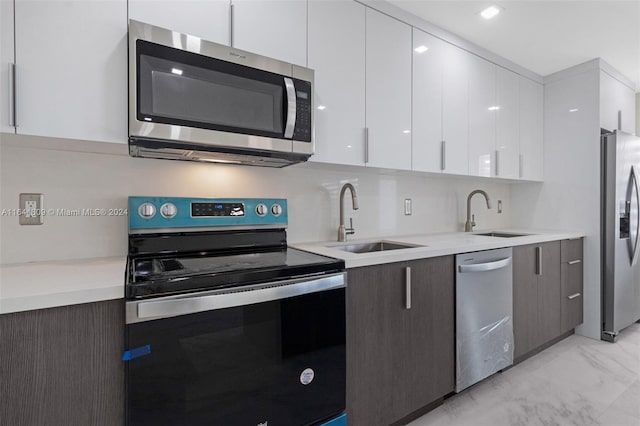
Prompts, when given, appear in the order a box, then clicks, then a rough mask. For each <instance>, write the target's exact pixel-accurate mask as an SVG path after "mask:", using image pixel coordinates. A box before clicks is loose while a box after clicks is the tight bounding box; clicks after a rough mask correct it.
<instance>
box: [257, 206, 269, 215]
mask: <svg viewBox="0 0 640 426" xmlns="http://www.w3.org/2000/svg"><path fill="white" fill-rule="evenodd" d="M267 212H269V210H268V209H267V206H266V205H264V204H258V205H257V206H256V214H257V215H258V216H261V217H262V216H265V215H266V214H267Z"/></svg>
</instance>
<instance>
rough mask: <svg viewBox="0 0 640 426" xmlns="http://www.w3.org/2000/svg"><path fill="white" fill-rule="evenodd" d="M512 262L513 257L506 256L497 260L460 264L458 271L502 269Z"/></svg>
mask: <svg viewBox="0 0 640 426" xmlns="http://www.w3.org/2000/svg"><path fill="white" fill-rule="evenodd" d="M510 264H511V258H510V257H505V258H504V259H500V260H496V261H493V262H487V263H474V264H471V265H459V266H458V271H460V273H462V274H464V273H466V272H487V271H494V270H496V269H502V268H505V267H507V266H509V265H510Z"/></svg>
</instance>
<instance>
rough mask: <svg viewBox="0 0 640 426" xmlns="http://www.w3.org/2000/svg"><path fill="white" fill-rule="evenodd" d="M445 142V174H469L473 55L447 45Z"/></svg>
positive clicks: (445, 55)
mask: <svg viewBox="0 0 640 426" xmlns="http://www.w3.org/2000/svg"><path fill="white" fill-rule="evenodd" d="M443 48H444V55H443V56H444V62H443V77H442V139H443V140H444V149H445V168H444V173H451V174H458V175H468V174H469V69H470V62H471V60H472V56H473V55H472V54H470V53H468V52H466V51H464V50H462V49H459V48H457V47H456V46H453V45H451V44H448V43H444V44H443Z"/></svg>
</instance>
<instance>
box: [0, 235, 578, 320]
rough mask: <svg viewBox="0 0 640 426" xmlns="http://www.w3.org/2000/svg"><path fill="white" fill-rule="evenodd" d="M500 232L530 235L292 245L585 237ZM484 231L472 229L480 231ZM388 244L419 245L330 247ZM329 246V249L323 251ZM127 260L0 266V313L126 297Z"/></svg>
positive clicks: (399, 255)
mask: <svg viewBox="0 0 640 426" xmlns="http://www.w3.org/2000/svg"><path fill="white" fill-rule="evenodd" d="M499 231H500V232H511V233H521V234H528V235H526V236H522V237H511V238H500V237H487V236H480V235H474V234H471V233H468V232H455V233H443V234H429V235H413V236H402V237H388V238H370V239H366V240H353V241H349V242H347V243H337V242H335V241H333V242H331V241H328V242H324V243H323V242H320V243H307V244H293V247H296V248H298V249H301V250H305V251H310V252H313V253H318V254H322V255H325V256H330V257H335V258H339V259H343V260H344V261H345V265H346V267H347V268H356V267H360V266H368V265H375V264H383V263H392V262H402V261H406V260H414V259H423V258H428V257H437V256H446V255H452V254H459V253H468V252H472V251H480V250H490V249H496V248H503V247H513V246H519V245H525V244H536V243H542V242H547V241H556V240H564V239H569V238H580V237H584V235H585V234H584V233H583V232H579V231H566V232H565V231H544V230H531V229H501V230H499ZM482 232H488V231H476V232H475V233H482ZM374 241H390V242H399V243H406V244H415V245H419V246H422V247H412V248H408V249H399V250H390V251H384V252H373V253H361V254H357V253H349V252H346V251H342V250H338V249H336V248H332V247H335V246H340V245H348V244H358V243H367V242H374ZM327 246H329V247H327ZM125 267H126V259H125V258H124V257H119V258H104V259H85V260H67V261H51V262H33V263H21V264H10V265H1V266H0V314H7V313H11V312H21V311H30V310H35V309H45V308H53V307H56V306H67V305H75V304H80V303H90V302H99V301H103V300H111V299H122V298H124V279H125V278H124V275H125Z"/></svg>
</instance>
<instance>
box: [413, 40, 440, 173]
mask: <svg viewBox="0 0 640 426" xmlns="http://www.w3.org/2000/svg"><path fill="white" fill-rule="evenodd" d="M445 44H446V43H445V42H443V41H442V40H440V39H438V38H436V37H433V36H432V35H430V34H427V33H425V32H422V31H420V30H418V29H416V28H414V29H413V101H412V102H413V108H412V114H413V129H412V132H413V133H412V145H413V155H412V158H411V160H412V169H413V170H419V171H424V172H440V171H443V170H445V152H443V149H444V145H443V142H442V141H443V137H442V100H443V94H442V86H443V83H442V77H443V68H444V60H445V58H444V56H445Z"/></svg>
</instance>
